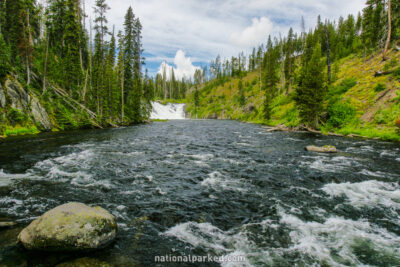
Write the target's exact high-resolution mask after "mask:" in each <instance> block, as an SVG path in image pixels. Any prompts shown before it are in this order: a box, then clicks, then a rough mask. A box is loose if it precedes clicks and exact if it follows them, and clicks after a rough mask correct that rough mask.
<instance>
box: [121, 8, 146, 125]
mask: <svg viewBox="0 0 400 267" xmlns="http://www.w3.org/2000/svg"><path fill="white" fill-rule="evenodd" d="M135 23H136V20H135V15H134V14H133V10H132V8H131V7H129V9H128V11H127V13H126V15H125V23H124V26H125V38H124V54H125V55H124V62H125V65H124V74H125V75H124V85H125V86H124V87H125V99H126V101H125V102H126V104H127V105H126V106H127V108H128V109H127V112H126V113H127V114H128V115H129V118H130V120H131V121H132V122H134V123H138V122H140V121H141V119H142V116H141V88H138V85H140V83H139V81H138V80H139V79H140V78H139V77H138V75H139V73H138V58H139V57H138V51H136V48H137V36H136V35H137V33H136V31H135V28H136V27H135ZM139 65H140V64H139Z"/></svg>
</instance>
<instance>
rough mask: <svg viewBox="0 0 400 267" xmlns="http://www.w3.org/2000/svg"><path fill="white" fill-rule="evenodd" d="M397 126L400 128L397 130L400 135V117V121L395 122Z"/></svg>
mask: <svg viewBox="0 0 400 267" xmlns="http://www.w3.org/2000/svg"><path fill="white" fill-rule="evenodd" d="M395 125H396V127H397V128H398V129H397V132H398V133H400V117H399V119H398V120H397V121H396V122H395Z"/></svg>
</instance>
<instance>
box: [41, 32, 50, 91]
mask: <svg viewBox="0 0 400 267" xmlns="http://www.w3.org/2000/svg"><path fill="white" fill-rule="evenodd" d="M48 57H49V34H46V56H45V59H44V67H43V87H42V95H44V94H45V93H46V75H47V60H48Z"/></svg>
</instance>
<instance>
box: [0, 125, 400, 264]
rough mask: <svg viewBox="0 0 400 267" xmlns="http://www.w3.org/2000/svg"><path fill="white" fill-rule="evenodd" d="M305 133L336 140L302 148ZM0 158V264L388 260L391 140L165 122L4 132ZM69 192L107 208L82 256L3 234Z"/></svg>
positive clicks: (393, 234) (393, 230)
mask: <svg viewBox="0 0 400 267" xmlns="http://www.w3.org/2000/svg"><path fill="white" fill-rule="evenodd" d="M311 144H315V145H321V146H322V145H327V144H330V145H335V146H337V148H338V149H339V150H340V152H339V153H338V154H334V155H323V154H316V153H309V152H306V151H305V150H304V147H305V146H306V145H311ZM0 169H1V171H0V220H5V219H8V220H13V221H17V222H18V223H19V225H18V226H17V227H15V228H12V229H2V230H0V265H2V264H6V265H7V266H54V265H55V264H56V263H59V262H62V261H67V260H70V259H74V258H79V257H91V258H94V259H99V260H101V261H106V262H109V263H113V264H116V265H117V266H135V265H136V266H177V264H176V263H170V264H166V263H160V264H158V265H157V264H156V263H155V262H154V260H155V257H156V256H160V255H172V256H179V255H180V256H183V255H186V256H187V255H197V256H198V255H201V256H203V255H213V256H243V257H244V258H245V261H244V262H241V263H237V262H236V263H232V262H230V263H229V262H219V263H217V262H214V263H211V262H207V263H203V264H200V263H198V264H195V265H189V264H187V263H186V264H185V263H183V264H180V265H179V266H221V265H222V266H399V265H400V185H399V181H400V180H399V179H400V145H399V144H394V143H387V142H381V141H372V140H359V139H348V138H336V137H324V136H319V135H312V134H307V133H267V132H266V131H265V129H263V128H262V127H260V126H257V125H252V124H242V123H238V122H233V121H169V122H157V123H153V124H149V125H140V126H134V127H127V128H120V129H111V130H93V131H78V132H70V133H61V134H42V135H39V136H36V137H30V138H15V139H9V140H7V141H6V142H5V143H2V144H0ZM69 201H78V202H83V203H86V204H89V205H100V206H102V207H104V208H106V209H107V210H109V211H110V212H111V213H112V214H114V215H115V216H116V218H117V221H118V226H119V233H118V237H117V240H116V241H115V243H114V244H113V245H111V246H110V247H108V248H106V249H104V250H102V251H99V252H94V253H90V254H82V255H72V254H60V253H55V254H54V253H53V254H52V253H41V254H38V253H31V252H27V251H25V250H24V249H22V248H20V247H19V246H17V245H15V243H14V242H15V240H16V236H17V235H18V233H19V231H20V230H21V229H22V228H23V227H24V226H26V225H27V224H28V223H29V222H30V221H31V220H33V219H34V218H36V217H37V216H40V215H41V214H43V213H44V212H45V211H47V210H49V209H51V208H54V207H56V206H57V205H60V204H63V203H66V202H69ZM232 258H233V257H232Z"/></svg>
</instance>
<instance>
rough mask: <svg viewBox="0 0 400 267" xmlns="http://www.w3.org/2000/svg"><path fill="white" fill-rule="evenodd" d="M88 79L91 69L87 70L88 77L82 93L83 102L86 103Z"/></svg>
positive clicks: (86, 76)
mask: <svg viewBox="0 0 400 267" xmlns="http://www.w3.org/2000/svg"><path fill="white" fill-rule="evenodd" d="M88 78H89V69H87V70H86V75H85V85H84V86H83V92H82V101H83V102H86V93H87V82H88Z"/></svg>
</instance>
